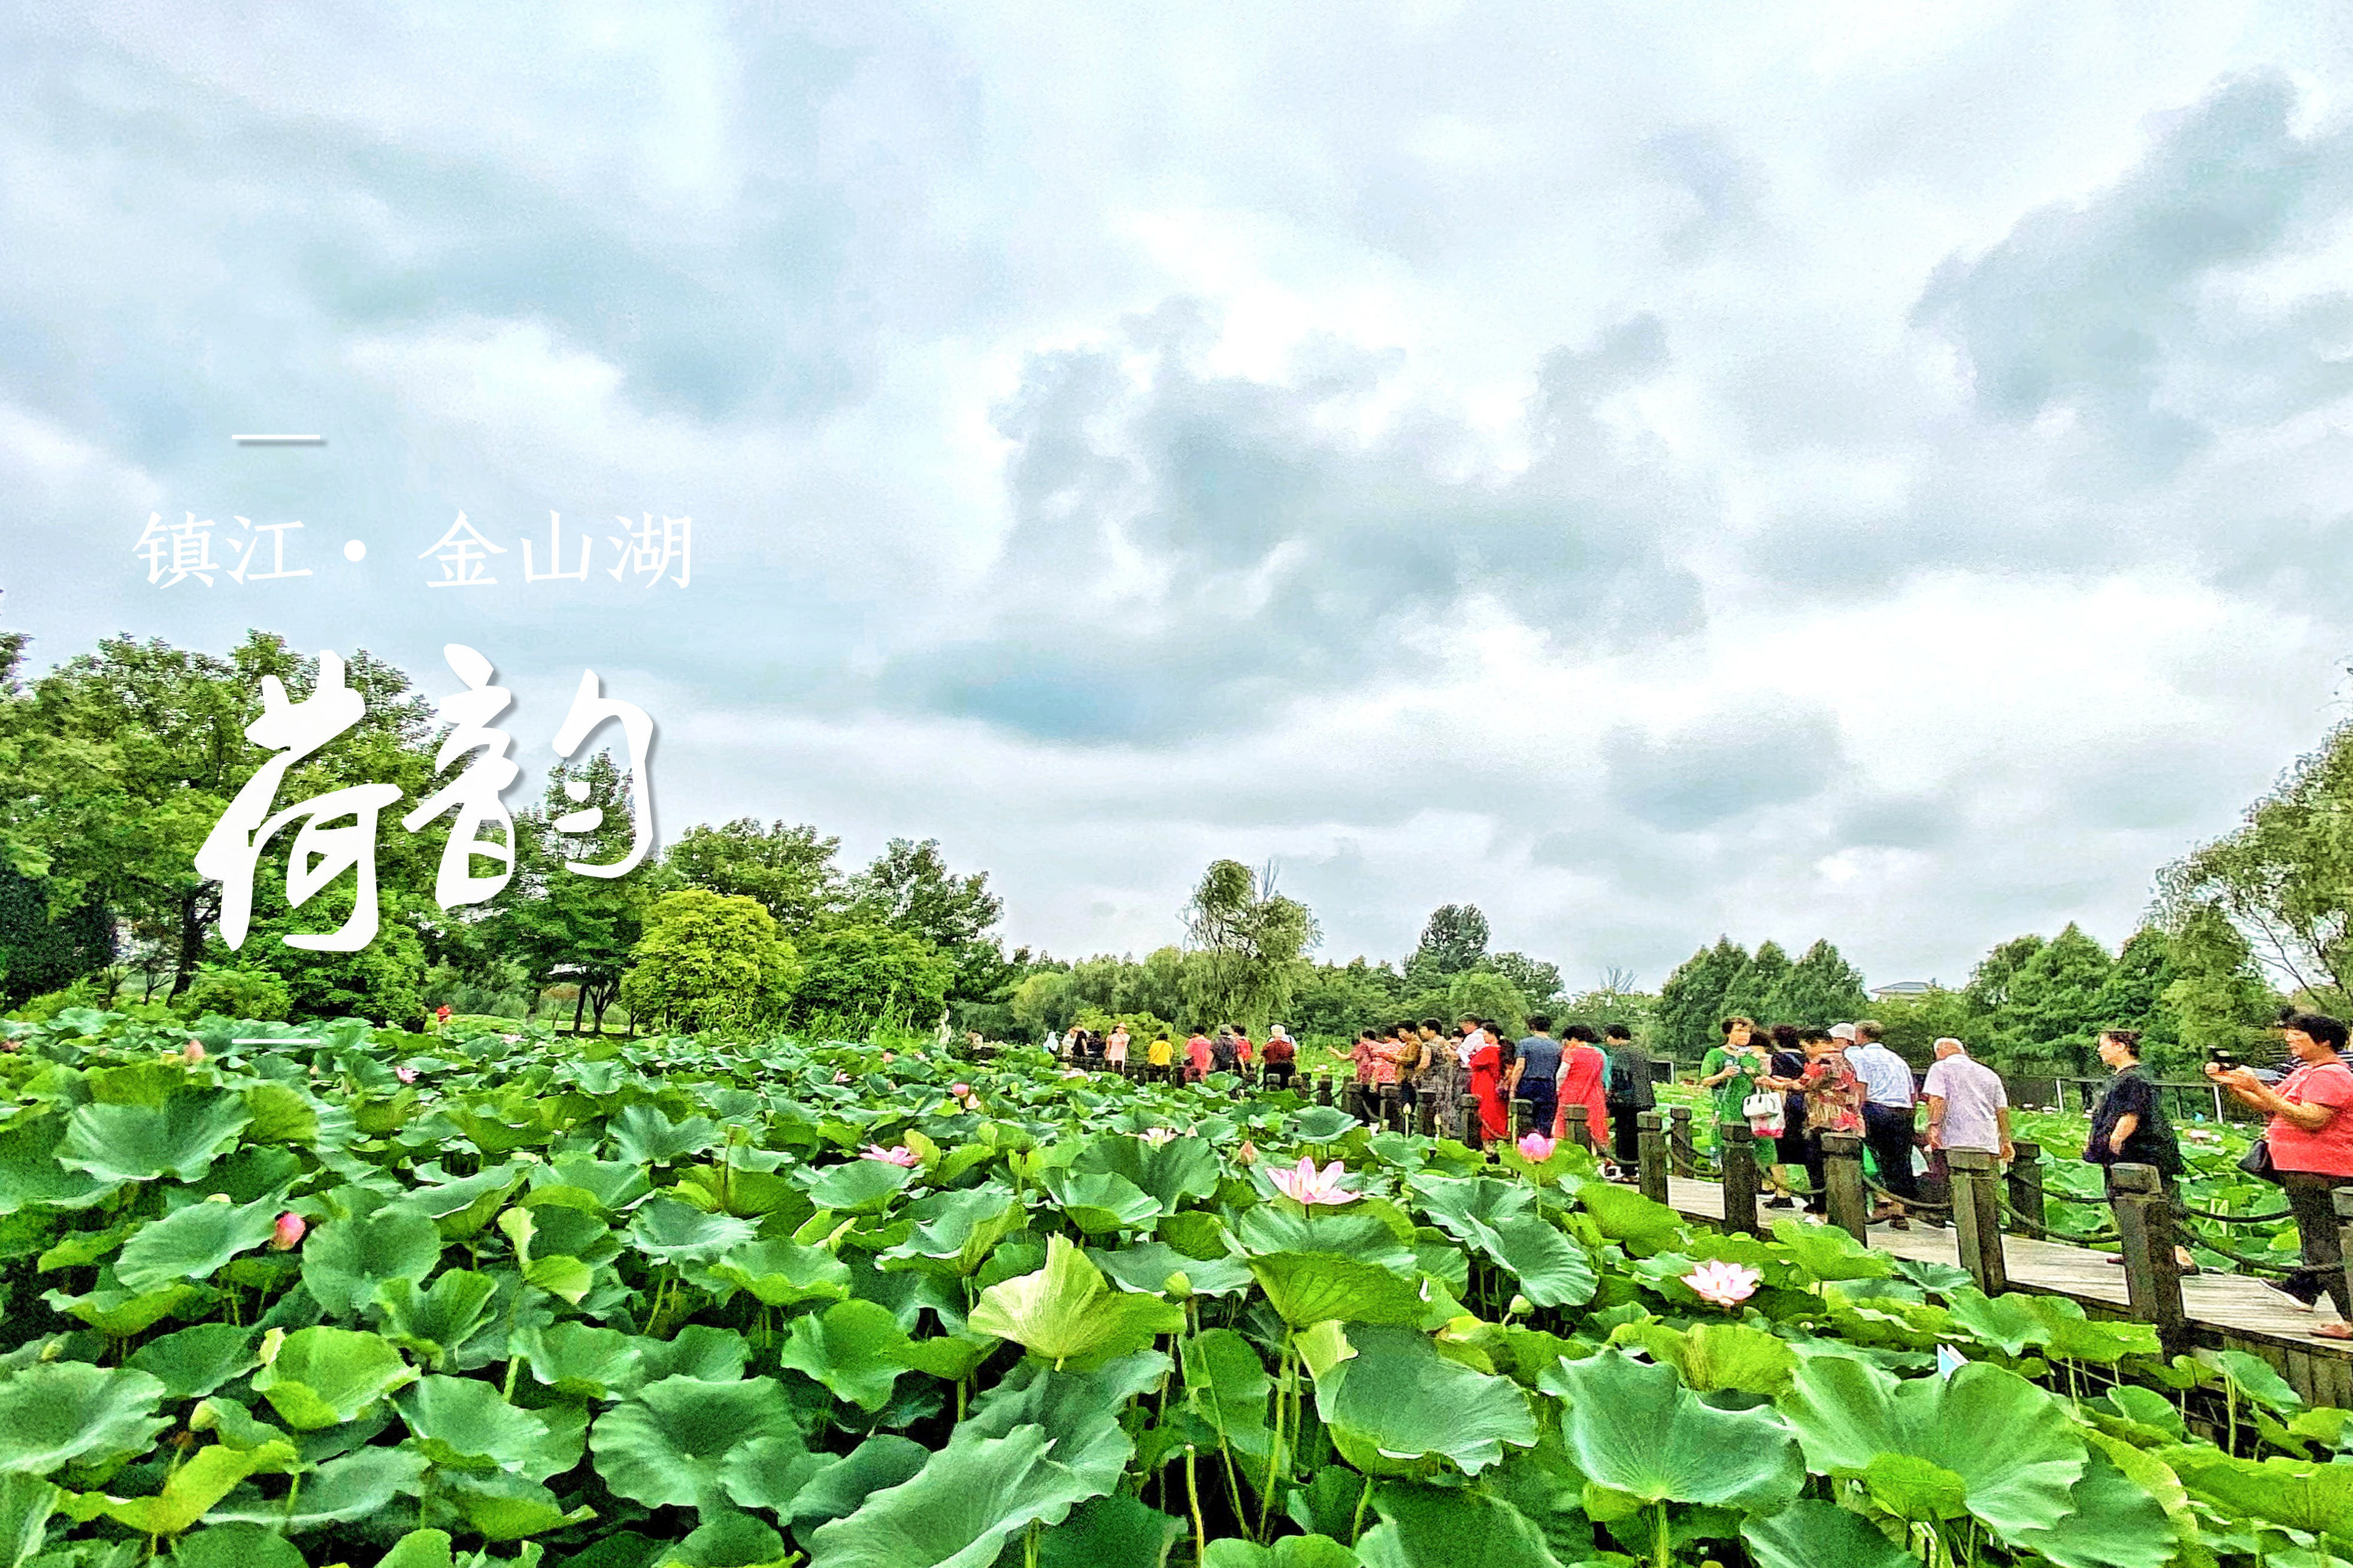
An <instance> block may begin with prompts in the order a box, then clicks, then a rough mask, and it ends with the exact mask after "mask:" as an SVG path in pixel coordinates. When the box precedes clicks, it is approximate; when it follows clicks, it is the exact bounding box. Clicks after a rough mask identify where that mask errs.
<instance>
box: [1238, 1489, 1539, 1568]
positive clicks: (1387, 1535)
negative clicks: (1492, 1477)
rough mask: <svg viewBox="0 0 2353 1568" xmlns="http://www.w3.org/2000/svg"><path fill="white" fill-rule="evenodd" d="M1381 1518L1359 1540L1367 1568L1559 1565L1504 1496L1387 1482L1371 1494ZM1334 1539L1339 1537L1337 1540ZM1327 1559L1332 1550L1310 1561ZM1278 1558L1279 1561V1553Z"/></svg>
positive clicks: (1531, 1567)
mask: <svg viewBox="0 0 2353 1568" xmlns="http://www.w3.org/2000/svg"><path fill="white" fill-rule="evenodd" d="M1373 1506H1374V1507H1376V1508H1377V1509H1378V1510H1380V1513H1381V1522H1380V1523H1379V1524H1378V1525H1376V1526H1375V1527H1374V1528H1373V1529H1371V1530H1368V1531H1366V1532H1365V1534H1364V1536H1363V1538H1362V1539H1360V1540H1359V1541H1358V1542H1356V1556H1357V1558H1358V1559H1359V1560H1361V1561H1362V1562H1363V1563H1364V1564H1365V1568H1455V1565H1457V1564H1462V1563H1478V1564H1479V1565H1480V1568H1557V1564H1558V1563H1559V1559H1557V1558H1556V1557H1555V1556H1554V1555H1553V1554H1552V1549H1551V1548H1550V1547H1548V1546H1546V1544H1545V1539H1544V1536H1543V1534H1542V1533H1541V1532H1539V1531H1537V1529H1536V1527H1535V1524H1534V1523H1533V1522H1532V1521H1530V1520H1529V1519H1528V1518H1527V1517H1526V1516H1525V1515H1524V1514H1522V1513H1521V1512H1520V1510H1518V1509H1516V1508H1514V1507H1513V1506H1512V1505H1511V1504H1510V1503H1508V1502H1506V1501H1504V1500H1503V1499H1501V1498H1497V1497H1488V1496H1483V1495H1482V1494H1480V1493H1478V1492H1473V1491H1455V1490H1441V1489H1439V1488H1437V1487H1424V1486H1410V1485H1400V1484H1398V1483H1397V1482H1394V1481H1392V1482H1389V1483H1387V1484H1385V1485H1384V1486H1382V1487H1381V1488H1380V1489H1378V1490H1377V1491H1376V1492H1375V1493H1374V1494H1373ZM1335 1544H1336V1543H1335ZM1324 1560H1329V1553H1323V1554H1320V1555H1319V1557H1318V1558H1316V1559H1311V1561H1324ZM1277 1561H1280V1560H1279V1559H1277Z"/></svg>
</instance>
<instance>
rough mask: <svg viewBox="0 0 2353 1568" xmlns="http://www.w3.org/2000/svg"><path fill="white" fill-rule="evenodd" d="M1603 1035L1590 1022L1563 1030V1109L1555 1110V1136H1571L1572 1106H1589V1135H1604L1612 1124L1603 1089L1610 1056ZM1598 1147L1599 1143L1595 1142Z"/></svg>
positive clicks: (1561, 1060) (1561, 1085)
mask: <svg viewBox="0 0 2353 1568" xmlns="http://www.w3.org/2000/svg"><path fill="white" fill-rule="evenodd" d="M1600 1038H1601V1037H1600V1036H1599V1034H1598V1033H1597V1032H1596V1031H1595V1029H1594V1027H1593V1026H1592V1025H1590V1024H1571V1025H1570V1026H1568V1027H1567V1028H1566V1029H1563V1030H1562V1031H1561V1032H1560V1109H1559V1110H1556V1111H1555V1112H1554V1113H1553V1119H1552V1135H1553V1136H1554V1137H1556V1138H1566V1137H1567V1136H1568V1108H1569V1107H1570V1106H1572V1105H1581V1106H1583V1107H1585V1136H1586V1138H1587V1140H1588V1142H1590V1141H1592V1140H1596V1139H1599V1138H1601V1137H1603V1136H1604V1135H1605V1134H1604V1132H1603V1129H1605V1128H1607V1127H1608V1126H1609V1106H1608V1104H1607V1098H1608V1097H1607V1095H1606V1093H1605V1091H1604V1088H1603V1074H1604V1073H1605V1071H1606V1070H1607V1068H1608V1067H1609V1058H1607V1057H1605V1056H1603V1055H1602V1054H1601V1045H1600ZM1595 1146H1596V1147H1598V1146H1599V1145H1598V1144H1597V1145H1595Z"/></svg>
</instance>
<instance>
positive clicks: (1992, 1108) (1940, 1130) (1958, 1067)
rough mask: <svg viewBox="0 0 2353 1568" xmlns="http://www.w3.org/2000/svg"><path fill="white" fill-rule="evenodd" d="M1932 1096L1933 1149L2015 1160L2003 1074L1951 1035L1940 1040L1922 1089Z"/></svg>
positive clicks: (1930, 1130)
mask: <svg viewBox="0 0 2353 1568" xmlns="http://www.w3.org/2000/svg"><path fill="white" fill-rule="evenodd" d="M1921 1087H1922V1088H1923V1089H1926V1092H1927V1096H1928V1147H1929V1148H1931V1149H1976V1150H1979V1151H1982V1152H1985V1153H1989V1154H1999V1155H2000V1156H2001V1158H2002V1159H2003V1160H2004V1161H2008V1160H2009V1159H2010V1156H2011V1152H2012V1151H2011V1149H2010V1092H2009V1090H2007V1089H2003V1088H2002V1084H2001V1075H2000V1074H1999V1073H1997V1072H1995V1071H1994V1070H1993V1068H1989V1067H1988V1066H1986V1065H1985V1064H1984V1063H1983V1062H1980V1061H1976V1060H1973V1059H1972V1058H1970V1056H1969V1052H1968V1047H1967V1046H1964V1045H1962V1044H1961V1042H1960V1041H1958V1040H1956V1039H1954V1038H1952V1037H1950V1036H1947V1037H1945V1038H1944V1039H1941V1040H1938V1041H1937V1042H1936V1066H1934V1067H1932V1068H1929V1069H1928V1080H1927V1082H1926V1083H1925V1084H1923V1085H1922V1086H1921Z"/></svg>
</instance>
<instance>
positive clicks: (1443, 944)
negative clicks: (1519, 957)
mask: <svg viewBox="0 0 2353 1568" xmlns="http://www.w3.org/2000/svg"><path fill="white" fill-rule="evenodd" d="M1489 934H1490V933H1489V931H1488V930H1487V917H1486V916H1485V915H1483V914H1482V913H1480V912H1479V906H1478V905H1476V904H1440V905H1439V906H1438V908H1436V909H1434V910H1430V919H1429V921H1427V922H1426V923H1425V924H1424V925H1423V926H1422V928H1421V941H1420V942H1419V944H1418V945H1417V946H1416V947H1415V948H1414V950H1413V952H1412V954H1411V955H1410V956H1409V957H1408V958H1407V959H1406V961H1405V974H1406V980H1407V982H1408V984H1410V985H1412V986H1413V987H1414V988H1415V989H1416V990H1421V989H1424V988H1426V987H1429V986H1430V985H1433V984H1437V985H1442V984H1445V983H1446V982H1447V981H1448V980H1451V979H1452V978H1453V977H1454V976H1455V975H1457V974H1460V973H1462V972H1463V971H1464V970H1467V969H1469V968H1470V967H1471V966H1472V964H1474V963H1478V962H1479V961H1480V960H1481V959H1482V958H1484V957H1486V956H1487V938H1488V935H1489Z"/></svg>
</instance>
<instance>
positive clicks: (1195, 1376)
mask: <svg viewBox="0 0 2353 1568" xmlns="http://www.w3.org/2000/svg"><path fill="white" fill-rule="evenodd" d="M1182 1344H1183V1352H1184V1353H1183V1358H1182V1359H1183V1364H1184V1368H1185V1388H1186V1392H1187V1394H1190V1395H1191V1396H1192V1400H1193V1403H1194V1405H1195V1407H1196V1408H1198V1410H1199V1411H1200V1413H1201V1414H1202V1415H1203V1416H1205V1417H1207V1418H1208V1422H1209V1425H1210V1426H1213V1427H1215V1428H1216V1429H1217V1431H1218V1434H1219V1436H1220V1437H1222V1438H1223V1439H1224V1440H1225V1441H1226V1442H1227V1443H1228V1444H1229V1446H1230V1447H1232V1448H1233V1450H1234V1452H1236V1453H1237V1454H1240V1455H1241V1456H1242V1457H1243V1458H1245V1459H1247V1460H1249V1461H1250V1473H1251V1474H1252V1475H1256V1476H1263V1475H1264V1474H1265V1473H1266V1464H1267V1459H1268V1453H1267V1447H1268V1445H1269V1444H1270V1443H1271V1442H1272V1441H1273V1440H1274V1435H1273V1434H1272V1433H1271V1432H1270V1431H1269V1430H1268V1429H1267V1395H1268V1394H1270V1393H1271V1392H1272V1391H1273V1388H1274V1380H1273V1379H1272V1378H1271V1377H1270V1376H1268V1375H1267V1370H1266V1363H1264V1362H1261V1360H1259V1355H1258V1352H1257V1351H1256V1350H1254V1349H1252V1348H1251V1346H1250V1342H1249V1341H1248V1340H1246V1339H1244V1338H1242V1337H1241V1335H1240V1334H1238V1333H1236V1332H1235V1331H1233V1330H1231V1329H1205V1330H1203V1331H1201V1332H1200V1333H1198V1334H1191V1335H1187V1337H1186V1338H1185V1340H1184V1341H1183V1342H1182Z"/></svg>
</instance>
